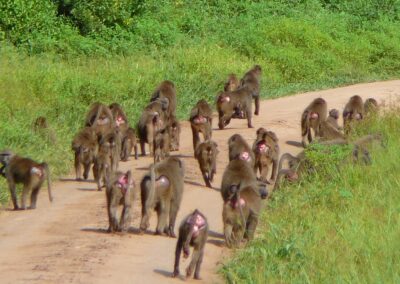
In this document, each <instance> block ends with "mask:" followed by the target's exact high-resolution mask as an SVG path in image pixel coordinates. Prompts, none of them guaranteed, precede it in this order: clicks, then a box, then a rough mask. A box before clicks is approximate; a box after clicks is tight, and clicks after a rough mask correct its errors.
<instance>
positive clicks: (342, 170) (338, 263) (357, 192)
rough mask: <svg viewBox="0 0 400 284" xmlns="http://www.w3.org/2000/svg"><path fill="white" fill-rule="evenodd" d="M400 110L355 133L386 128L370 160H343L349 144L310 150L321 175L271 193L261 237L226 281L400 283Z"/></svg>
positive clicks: (230, 268)
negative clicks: (383, 142) (365, 162)
mask: <svg viewBox="0 0 400 284" xmlns="http://www.w3.org/2000/svg"><path fill="white" fill-rule="evenodd" d="M398 111H399V109H398V108H397V109H395V110H392V111H391V112H389V113H386V114H385V115H384V116H383V117H379V118H377V119H373V121H372V122H370V123H366V124H365V125H364V126H363V127H361V128H360V129H359V131H358V135H361V134H365V133H371V132H378V131H379V132H381V133H383V135H384V137H386V140H387V145H386V148H382V147H381V146H380V145H374V147H373V148H372V150H371V156H372V159H373V163H372V165H370V166H365V165H360V164H353V163H349V162H345V163H344V164H342V165H341V166H339V167H337V165H338V164H340V161H342V159H343V154H344V153H348V148H346V149H344V150H342V151H341V150H340V149H334V150H333V151H330V152H329V153H328V154H327V152H324V155H323V156H324V159H321V157H322V155H320V154H318V152H316V153H311V155H310V157H311V158H312V160H313V161H314V162H315V163H316V164H317V165H318V174H316V175H313V176H308V177H306V178H305V179H304V181H303V182H301V183H300V184H297V185H290V186H286V187H283V188H282V189H281V190H280V191H279V192H274V194H273V199H272V200H271V201H269V202H268V204H267V206H266V209H265V211H264V212H263V214H262V218H261V221H260V224H259V228H258V236H257V238H256V239H255V240H254V241H252V242H251V243H250V244H249V245H248V246H247V247H246V248H245V249H243V250H237V251H236V252H235V253H234V257H233V259H232V260H230V261H228V262H227V263H226V264H225V265H224V266H223V268H222V269H221V273H222V274H223V276H224V277H225V280H226V281H227V282H228V283H399V282H400V269H399V267H400V244H399V239H400V191H399V190H398V189H399V187H400V176H399V174H398V173H399V170H400V151H399V148H398V141H400V135H399V133H398V128H399V127H400V117H399V116H398Z"/></svg>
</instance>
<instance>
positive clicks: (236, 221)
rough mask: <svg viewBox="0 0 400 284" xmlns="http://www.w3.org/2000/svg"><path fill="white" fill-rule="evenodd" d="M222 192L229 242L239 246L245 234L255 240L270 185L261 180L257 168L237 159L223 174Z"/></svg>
mask: <svg viewBox="0 0 400 284" xmlns="http://www.w3.org/2000/svg"><path fill="white" fill-rule="evenodd" d="M221 195H222V199H223V200H224V206H223V212H222V219H223V222H224V235H225V241H226V244H227V246H228V247H232V246H237V245H238V244H239V243H240V242H241V240H242V239H243V236H244V234H246V236H247V238H248V239H249V240H251V239H252V238H253V236H254V231H255V229H256V226H257V223H258V216H259V213H260V210H261V199H265V198H267V196H268V191H267V188H266V185H265V184H264V183H261V182H259V181H257V179H256V175H255V174H254V171H253V169H252V168H251V167H250V166H249V165H248V164H247V163H246V162H245V161H242V160H233V161H231V162H229V164H228V166H227V168H226V169H225V172H224V175H223V177H222V184H221Z"/></svg>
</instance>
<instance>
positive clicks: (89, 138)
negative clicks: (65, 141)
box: [72, 127, 98, 180]
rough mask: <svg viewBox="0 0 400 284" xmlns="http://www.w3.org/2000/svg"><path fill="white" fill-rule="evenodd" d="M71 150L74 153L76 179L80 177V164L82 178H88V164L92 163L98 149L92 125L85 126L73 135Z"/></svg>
mask: <svg viewBox="0 0 400 284" xmlns="http://www.w3.org/2000/svg"><path fill="white" fill-rule="evenodd" d="M72 150H73V151H74V154H75V163H74V166H75V174H76V180H81V179H82V169H81V165H83V178H84V179H85V180H86V179H88V177H89V171H90V166H91V165H92V163H94V159H95V157H96V155H97V150H98V145H97V135H96V132H95V131H94V129H93V128H92V127H85V128H84V129H82V130H81V131H79V132H78V133H77V134H76V135H75V137H74V139H73V140H72Z"/></svg>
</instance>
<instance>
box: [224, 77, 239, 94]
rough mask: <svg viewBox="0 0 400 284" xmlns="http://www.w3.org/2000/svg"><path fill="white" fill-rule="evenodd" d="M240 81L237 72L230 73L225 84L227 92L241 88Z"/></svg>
mask: <svg viewBox="0 0 400 284" xmlns="http://www.w3.org/2000/svg"><path fill="white" fill-rule="evenodd" d="M239 85H240V81H239V79H238V78H237V77H236V75H235V74H229V76H228V80H226V83H225V85H224V91H225V92H232V91H235V90H237V89H238V88H239Z"/></svg>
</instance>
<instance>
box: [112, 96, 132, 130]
mask: <svg viewBox="0 0 400 284" xmlns="http://www.w3.org/2000/svg"><path fill="white" fill-rule="evenodd" d="M109 108H110V110H111V113H112V115H113V119H114V123H115V126H116V127H119V128H120V129H121V132H122V133H123V134H124V132H125V131H126V130H127V129H128V127H129V123H128V118H127V117H126V114H125V112H124V111H123V109H122V107H121V106H120V105H119V104H118V103H112V104H110V105H109Z"/></svg>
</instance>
